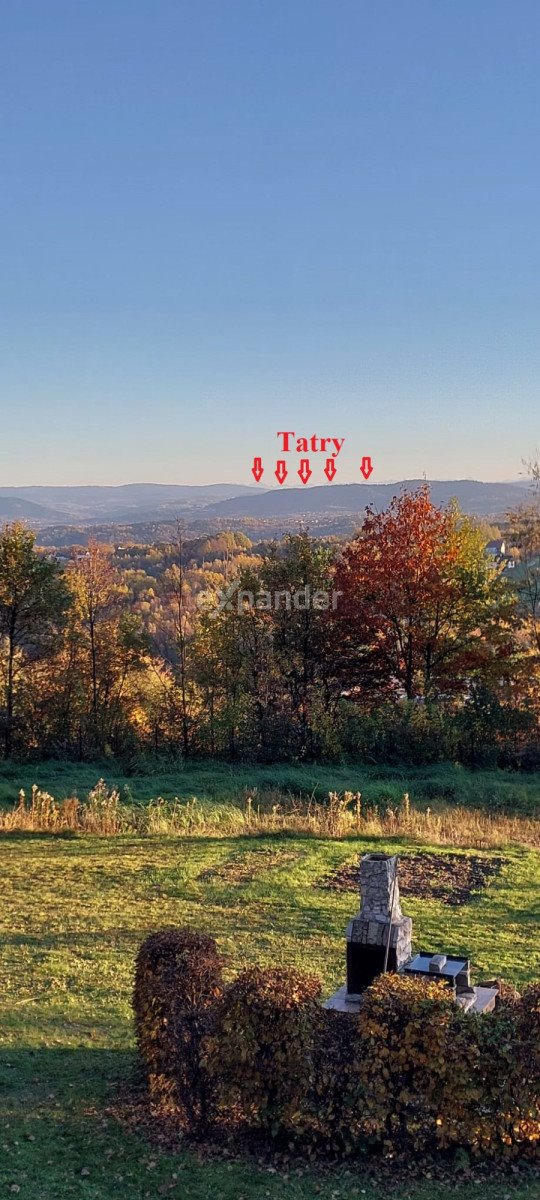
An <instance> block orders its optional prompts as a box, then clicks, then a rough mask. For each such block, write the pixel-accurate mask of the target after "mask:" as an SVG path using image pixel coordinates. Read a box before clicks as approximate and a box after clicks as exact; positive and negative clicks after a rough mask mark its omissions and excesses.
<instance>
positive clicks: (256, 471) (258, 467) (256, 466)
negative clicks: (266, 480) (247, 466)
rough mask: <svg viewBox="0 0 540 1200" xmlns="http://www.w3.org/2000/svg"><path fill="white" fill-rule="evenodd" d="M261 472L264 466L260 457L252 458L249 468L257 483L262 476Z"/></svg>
mask: <svg viewBox="0 0 540 1200" xmlns="http://www.w3.org/2000/svg"><path fill="white" fill-rule="evenodd" d="M263 473H264V467H263V465H262V458H254V459H253V466H252V468H251V474H252V475H253V476H254V477H255V479H256V480H257V483H260V481H261V479H262V477H263Z"/></svg>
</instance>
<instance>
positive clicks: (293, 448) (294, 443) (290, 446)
mask: <svg viewBox="0 0 540 1200" xmlns="http://www.w3.org/2000/svg"><path fill="white" fill-rule="evenodd" d="M276 437H278V438H281V450H282V452H283V454H289V453H290V452H292V453H293V454H294V453H296V454H308V453H309V452H311V453H312V454H318V453H319V452H320V453H321V454H331V455H332V458H337V456H338V454H339V452H340V450H341V449H342V447H343V443H344V441H345V438H336V437H318V435H317V434H316V433H313V434H312V435H311V437H309V438H307V437H297V436H296V434H295V432H294V429H285V430H281V431H280V432H279V433H277V434H276Z"/></svg>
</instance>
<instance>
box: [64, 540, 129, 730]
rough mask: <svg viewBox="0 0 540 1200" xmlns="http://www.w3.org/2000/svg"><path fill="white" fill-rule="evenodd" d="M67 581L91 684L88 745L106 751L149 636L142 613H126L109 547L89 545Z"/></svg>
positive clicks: (124, 592)
mask: <svg viewBox="0 0 540 1200" xmlns="http://www.w3.org/2000/svg"><path fill="white" fill-rule="evenodd" d="M68 579H69V585H70V588H71V591H72V594H73V601H74V611H75V616H76V622H75V626H74V628H73V630H72V631H71V634H72V638H73V640H74V643H75V647H76V650H77V663H78V669H79V670H80V672H81V673H82V676H83V678H88V682H89V692H90V697H89V699H90V705H89V708H90V722H89V733H90V741H91V743H92V745H93V746H94V748H96V749H102V748H103V746H104V744H105V741H106V738H107V737H108V736H110V735H111V733H112V732H113V729H114V726H115V725H116V726H118V714H119V710H120V707H121V704H122V699H123V697H125V693H126V687H127V683H128V681H129V680H130V679H131V678H132V677H133V676H134V674H136V673H137V672H138V671H140V670H141V669H142V668H143V665H144V660H145V656H146V654H147V652H148V638H147V636H146V634H145V632H144V630H143V627H142V622H141V620H140V617H139V616H138V614H136V613H134V612H130V611H128V608H127V605H128V601H129V593H128V589H127V587H126V585H125V583H123V581H122V579H121V576H120V573H119V572H118V570H117V569H116V567H115V566H114V564H113V562H112V550H111V548H110V547H108V546H106V545H102V544H100V543H98V542H94V541H91V542H89V545H88V549H87V551H86V552H85V553H83V554H77V555H76V556H75V558H74V560H73V562H72V563H71V564H70V569H69V572H68Z"/></svg>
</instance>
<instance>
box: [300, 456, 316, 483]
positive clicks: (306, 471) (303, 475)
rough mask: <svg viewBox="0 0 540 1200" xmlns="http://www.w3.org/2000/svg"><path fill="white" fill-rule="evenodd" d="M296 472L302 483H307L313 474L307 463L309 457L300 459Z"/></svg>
mask: <svg viewBox="0 0 540 1200" xmlns="http://www.w3.org/2000/svg"><path fill="white" fill-rule="evenodd" d="M298 474H299V476H300V479H301V480H302V483H307V481H308V479H309V477H310V475H312V474H313V472H312V470H311V467H310V465H309V458H301V459H300V466H299V468H298Z"/></svg>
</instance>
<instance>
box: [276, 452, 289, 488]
mask: <svg viewBox="0 0 540 1200" xmlns="http://www.w3.org/2000/svg"><path fill="white" fill-rule="evenodd" d="M275 476H276V479H277V481H278V483H285V480H286V478H287V463H286V462H285V459H284V458H279V459H278V461H277V463H276V470H275Z"/></svg>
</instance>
